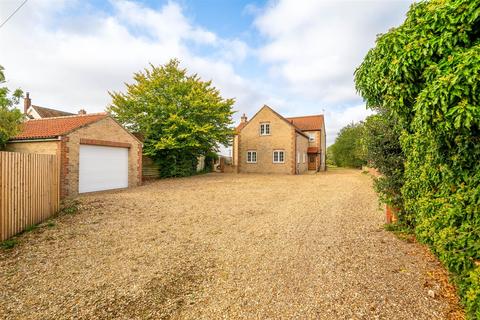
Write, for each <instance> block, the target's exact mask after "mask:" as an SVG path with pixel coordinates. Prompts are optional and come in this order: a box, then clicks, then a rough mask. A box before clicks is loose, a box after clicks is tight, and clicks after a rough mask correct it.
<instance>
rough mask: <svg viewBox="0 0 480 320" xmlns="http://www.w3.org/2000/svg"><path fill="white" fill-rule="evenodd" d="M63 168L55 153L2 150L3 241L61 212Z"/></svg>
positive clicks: (0, 231)
mask: <svg viewBox="0 0 480 320" xmlns="http://www.w3.org/2000/svg"><path fill="white" fill-rule="evenodd" d="M59 170H60V168H59V163H58V159H57V157H56V156H55V155H47V154H32V153H18V152H0V241H3V240H5V239H8V238H10V237H11V236H13V235H15V234H17V233H19V232H21V231H23V230H25V228H27V227H28V226H31V225H34V224H37V223H40V222H42V221H44V220H46V219H47V218H49V217H50V216H52V215H54V214H55V213H57V212H58V210H59V208H60V174H59Z"/></svg>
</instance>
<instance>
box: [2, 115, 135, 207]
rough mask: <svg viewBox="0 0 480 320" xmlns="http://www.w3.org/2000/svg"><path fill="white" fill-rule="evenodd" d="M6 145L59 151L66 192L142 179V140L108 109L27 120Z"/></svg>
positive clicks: (62, 191) (63, 193)
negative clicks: (99, 111)
mask: <svg viewBox="0 0 480 320" xmlns="http://www.w3.org/2000/svg"><path fill="white" fill-rule="evenodd" d="M7 151H15V152H24V153H44V154H54V155H57V156H58V158H59V162H60V185H61V188H60V195H61V197H62V198H65V197H71V196H75V195H77V194H79V193H85V192H93V191H101V190H109V189H118V188H127V187H134V186H138V185H140V184H141V182H142V143H141V142H140V141H139V140H138V139H137V138H136V137H134V136H133V135H132V134H131V133H130V132H128V131H127V130H126V129H125V128H124V127H122V126H121V125H120V124H119V123H118V122H116V121H115V120H114V119H113V118H112V117H110V116H109V115H108V114H106V113H97V114H80V115H70V116H62V117H52V118H44V119H34V120H26V121H25V122H24V123H23V124H22V128H21V132H20V133H19V134H18V135H17V136H15V137H13V138H12V139H11V140H10V141H9V143H8V144H7ZM39 170H40V168H39Z"/></svg>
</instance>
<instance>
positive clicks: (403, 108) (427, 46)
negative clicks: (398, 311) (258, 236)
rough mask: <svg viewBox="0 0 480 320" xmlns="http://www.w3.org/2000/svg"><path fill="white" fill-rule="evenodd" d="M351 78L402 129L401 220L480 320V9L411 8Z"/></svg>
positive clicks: (456, 1) (459, 2)
mask: <svg viewBox="0 0 480 320" xmlns="http://www.w3.org/2000/svg"><path fill="white" fill-rule="evenodd" d="M355 77H356V85H357V89H358V90H359V92H360V93H361V94H362V96H363V97H364V98H365V100H366V102H367V105H368V106H369V107H371V108H378V107H379V106H380V107H381V108H384V109H385V110H388V111H389V112H392V114H394V115H395V119H397V123H396V125H397V126H398V127H399V128H401V146H402V150H403V152H404V155H405V163H404V166H405V172H404V176H403V177H402V178H403V182H404V184H403V186H402V188H401V195H402V198H403V202H404V208H403V212H404V214H405V217H404V218H405V220H408V221H410V222H411V224H412V225H413V227H414V229H415V232H416V234H417V237H418V239H419V240H420V241H422V242H424V243H427V244H428V245H430V247H431V249H432V251H433V252H434V253H435V254H436V255H437V256H438V257H439V259H440V260H441V261H442V262H443V263H444V264H445V266H446V267H447V268H448V270H449V271H450V272H451V273H452V275H453V279H454V280H455V282H456V283H457V285H458V287H459V291H460V295H461V297H462V301H463V303H464V305H465V307H466V310H467V314H468V316H469V318H470V319H480V1H479V0H435V1H433V0H432V1H423V2H419V3H417V4H414V5H412V7H411V8H410V11H409V12H408V14H407V19H406V21H405V22H404V23H403V24H402V25H401V26H399V27H398V28H394V29H391V30H390V31H389V32H388V33H386V34H384V35H381V36H380V37H379V38H378V39H377V43H376V47H375V48H373V49H372V50H370V51H369V53H368V54H367V56H366V58H365V60H364V62H363V63H362V65H361V66H360V67H359V68H358V69H357V71H356V75H355Z"/></svg>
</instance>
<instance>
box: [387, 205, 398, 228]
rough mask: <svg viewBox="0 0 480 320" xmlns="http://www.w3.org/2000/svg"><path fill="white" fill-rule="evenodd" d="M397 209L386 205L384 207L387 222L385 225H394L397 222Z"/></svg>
mask: <svg viewBox="0 0 480 320" xmlns="http://www.w3.org/2000/svg"><path fill="white" fill-rule="evenodd" d="M397 213H398V209H397V208H393V207H391V206H389V205H388V204H387V205H386V206H385V217H386V220H387V224H391V223H396V222H397V221H398V214H397Z"/></svg>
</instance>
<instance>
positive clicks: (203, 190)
mask: <svg viewBox="0 0 480 320" xmlns="http://www.w3.org/2000/svg"><path fill="white" fill-rule="evenodd" d="M80 199H81V202H82V209H81V212H80V213H77V214H75V215H66V216H62V217H59V218H57V219H55V220H54V222H55V225H54V226H53V227H43V228H40V229H37V230H36V231H34V232H30V233H27V234H25V235H23V236H21V237H20V244H19V245H18V246H16V247H15V248H14V249H11V250H0V318H2V319H4V318H5V319H67V318H68V319H94V318H95V319H97V318H99V319H166V318H173V319H219V318H228V319H446V318H449V317H450V318H452V317H454V316H455V315H457V316H458V313H455V310H457V306H456V305H455V303H454V302H452V301H454V300H455V296H452V291H451V288H450V289H449V288H448V286H446V285H445V281H444V280H445V274H444V272H443V271H442V269H441V268H439V265H438V263H437V262H436V261H435V259H433V258H431V256H430V255H429V254H428V253H427V252H426V250H425V249H424V248H423V247H422V246H420V245H418V244H416V243H411V242H407V241H402V240H399V239H398V238H396V236H394V235H393V234H392V233H390V232H386V231H384V230H383V228H382V224H383V221H384V220H383V219H384V215H383V213H382V212H381V211H379V207H378V203H377V199H376V196H375V194H374V192H373V190H372V188H371V179H370V177H369V176H367V175H365V174H362V173H361V172H359V171H354V170H333V171H330V172H328V173H320V174H315V175H302V176H282V175H229V174H223V175H222V174H209V175H203V176H197V177H192V178H185V179H175V180H163V181H156V182H153V183H149V184H147V185H144V186H142V187H139V188H135V189H130V190H124V191H118V192H111V193H103V194H95V195H88V196H84V197H81V198H80ZM429 290H431V291H430V294H429ZM432 293H433V294H434V296H433V297H432V295H433V294H432Z"/></svg>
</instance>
